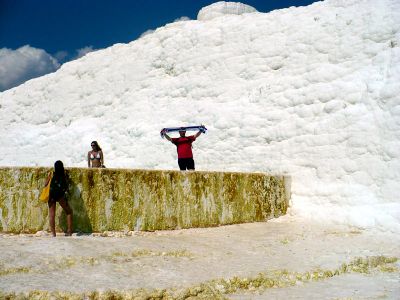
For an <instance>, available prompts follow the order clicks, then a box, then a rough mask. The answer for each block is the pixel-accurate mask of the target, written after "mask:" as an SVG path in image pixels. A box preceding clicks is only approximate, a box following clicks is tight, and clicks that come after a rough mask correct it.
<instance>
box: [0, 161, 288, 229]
mask: <svg viewBox="0 0 400 300" xmlns="http://www.w3.org/2000/svg"><path fill="white" fill-rule="evenodd" d="M66 170H67V176H68V181H69V190H68V193H67V198H68V202H69V204H70V206H71V207H72V209H73V212H74V230H75V231H78V232H100V231H106V230H165V229H178V228H191V227H209V226H218V225H222V224H235V223H244V222H255V221H265V220H267V219H269V218H273V217H278V216H280V215H283V214H285V213H286V210H287V207H288V203H289V195H290V181H289V178H287V177H283V176H269V175H266V174H260V173H254V174H253V173H227V172H179V171H153V170H124V169H80V168H69V169H66ZM49 171H50V169H48V168H0V221H1V222H0V231H2V232H36V231H39V230H48V208H47V205H46V204H45V203H41V202H40V201H39V200H38V196H39V193H40V190H41V188H42V187H43V185H44V183H45V180H46V177H47V174H48V172H49ZM65 219H66V217H65V214H64V213H63V212H62V209H61V207H60V206H59V205H58V206H57V216H56V226H57V230H58V231H60V230H63V229H64V230H65V227H66V220H65Z"/></svg>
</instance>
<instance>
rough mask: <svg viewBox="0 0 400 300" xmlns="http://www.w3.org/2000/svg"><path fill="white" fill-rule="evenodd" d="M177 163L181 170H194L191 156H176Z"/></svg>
mask: <svg viewBox="0 0 400 300" xmlns="http://www.w3.org/2000/svg"><path fill="white" fill-rule="evenodd" d="M178 165H179V169H181V171H185V170H186V169H188V170H194V160H193V158H178Z"/></svg>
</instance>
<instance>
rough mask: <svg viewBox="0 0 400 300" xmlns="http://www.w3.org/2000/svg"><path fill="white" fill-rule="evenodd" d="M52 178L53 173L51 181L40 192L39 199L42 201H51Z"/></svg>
mask: <svg viewBox="0 0 400 300" xmlns="http://www.w3.org/2000/svg"><path fill="white" fill-rule="evenodd" d="M52 178H53V173H51V174H50V179H49V182H48V183H47V184H46V186H45V187H44V188H43V189H42V192H41V193H40V196H39V200H40V201H42V202H49V197H50V183H51V179H52Z"/></svg>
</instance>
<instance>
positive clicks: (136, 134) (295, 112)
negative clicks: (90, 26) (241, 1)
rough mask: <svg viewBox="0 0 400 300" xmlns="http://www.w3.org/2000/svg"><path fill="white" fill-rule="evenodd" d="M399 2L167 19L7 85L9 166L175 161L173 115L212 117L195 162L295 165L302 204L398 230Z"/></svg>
mask: <svg viewBox="0 0 400 300" xmlns="http://www.w3.org/2000/svg"><path fill="white" fill-rule="evenodd" d="M399 14H400V1H398V0H382V1H379V2H377V1H374V0H351V1H341V0H328V1H324V2H317V3H315V4H313V5H311V6H308V7H299V8H289V9H284V10H279V11H273V12H271V13H268V14H264V13H250V14H242V15H240V16H238V15H225V16H224V17H221V18H215V19H212V20H208V21H206V22H204V21H198V20H195V21H186V22H177V23H172V24H168V25H166V26H164V27H162V28H159V29H157V30H156V31H155V32H154V33H152V34H150V35H146V36H144V37H143V38H140V39H138V40H136V41H133V42H131V43H130V44H117V45H114V46H113V47H110V48H107V49H104V50H101V51H96V52H92V53H89V54H87V55H86V56H85V57H83V58H81V59H79V60H76V61H73V62H70V63H67V64H65V65H63V66H62V67H61V68H60V69H59V70H58V71H57V72H55V73H53V74H50V75H47V76H44V77H41V78H38V79H34V80H31V81H28V82H26V83H25V84H23V85H21V86H19V87H17V88H14V89H11V90H8V91H5V92H3V93H0V105H1V107H0V116H1V118H0V153H1V156H0V165H8V166H9V165H52V164H53V162H54V161H55V160H57V159H61V160H63V161H64V163H65V164H66V165H67V166H81V167H85V166H86V165H87V163H86V155H87V151H88V150H89V149H90V142H91V141H92V140H98V142H99V143H100V145H101V146H102V147H103V150H104V154H105V164H106V166H107V167H123V168H148V169H177V164H176V149H175V146H173V145H172V144H170V143H167V141H165V140H161V139H160V136H159V131H160V129H161V128H163V127H169V126H181V125H189V124H201V123H203V124H205V125H206V126H207V127H208V129H209V131H208V133H207V134H206V135H205V136H200V137H199V138H198V140H197V141H196V142H195V143H194V144H193V145H194V150H193V151H194V155H195V161H196V169H197V170H227V171H228V170H229V171H249V172H268V173H273V174H287V175H291V176H292V180H293V181H292V199H293V200H292V203H291V205H292V209H291V212H292V213H294V214H296V215H299V216H304V217H307V218H312V219H317V220H321V221H323V222H329V221H335V222H340V223H347V224H351V225H355V226H359V227H371V228H381V229H382V230H395V231H400V203H399V197H398V193H399V191H400V151H399V149H400V98H399V95H400V85H399V82H400V50H399V49H400V48H399V45H400V22H399V21H398V20H400V15H399Z"/></svg>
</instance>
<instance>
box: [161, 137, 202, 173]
mask: <svg viewBox="0 0 400 300" xmlns="http://www.w3.org/2000/svg"><path fill="white" fill-rule="evenodd" d="M200 134H201V131H199V132H198V133H196V134H195V135H190V136H186V131H185V130H179V135H180V137H178V138H171V137H169V136H168V135H167V134H166V133H164V136H165V138H166V139H167V140H168V141H170V142H172V144H174V145H176V150H177V151H178V165H179V169H180V170H181V171H185V170H186V169H187V170H194V160H193V153H192V143H193V142H194V141H195V140H196V138H198V137H199V136H200Z"/></svg>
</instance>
